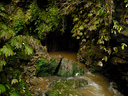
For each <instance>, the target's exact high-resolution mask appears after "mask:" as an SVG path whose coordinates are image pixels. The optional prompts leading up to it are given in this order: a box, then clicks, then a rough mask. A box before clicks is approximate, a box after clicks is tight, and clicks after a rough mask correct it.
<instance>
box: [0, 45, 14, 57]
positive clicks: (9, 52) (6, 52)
mask: <svg viewBox="0 0 128 96" xmlns="http://www.w3.org/2000/svg"><path fill="white" fill-rule="evenodd" d="M0 51H1V52H2V53H3V54H4V55H5V56H6V57H8V56H12V55H14V52H13V50H12V48H11V46H10V45H8V44H7V45H4V46H3V48H1V49H0Z"/></svg>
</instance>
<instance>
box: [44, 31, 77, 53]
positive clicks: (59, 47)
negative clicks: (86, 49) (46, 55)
mask: <svg viewBox="0 0 128 96" xmlns="http://www.w3.org/2000/svg"><path fill="white" fill-rule="evenodd" d="M46 42H47V49H48V52H54V51H71V52H77V51H78V49H79V40H77V39H76V38H73V37H72V33H71V32H69V31H66V32H64V33H63V34H62V33H61V32H50V33H49V34H47V39H46Z"/></svg>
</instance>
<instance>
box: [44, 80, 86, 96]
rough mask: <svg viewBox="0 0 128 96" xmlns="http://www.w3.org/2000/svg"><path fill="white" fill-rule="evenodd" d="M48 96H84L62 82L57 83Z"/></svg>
mask: <svg viewBox="0 0 128 96" xmlns="http://www.w3.org/2000/svg"><path fill="white" fill-rule="evenodd" d="M46 94H47V95H48V96H84V95H83V94H81V93H79V92H78V91H77V90H75V89H73V88H72V87H71V86H68V85H66V84H64V83H62V82H59V83H56V84H55V88H54V90H52V91H48V92H47V93H46Z"/></svg>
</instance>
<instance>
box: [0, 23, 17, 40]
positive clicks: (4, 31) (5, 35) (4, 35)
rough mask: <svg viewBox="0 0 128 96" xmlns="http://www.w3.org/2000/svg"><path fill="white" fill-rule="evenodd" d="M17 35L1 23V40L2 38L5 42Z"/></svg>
mask: <svg viewBox="0 0 128 96" xmlns="http://www.w3.org/2000/svg"><path fill="white" fill-rule="evenodd" d="M15 35H16V33H15V32H14V31H13V30H12V29H11V28H9V27H8V26H6V25H5V24H4V23H2V22H0V38H2V39H3V40H7V39H10V38H11V37H12V36H15Z"/></svg>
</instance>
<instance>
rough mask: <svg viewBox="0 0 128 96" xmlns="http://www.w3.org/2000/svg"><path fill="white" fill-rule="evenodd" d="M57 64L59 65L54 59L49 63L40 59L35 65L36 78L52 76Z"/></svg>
mask: <svg viewBox="0 0 128 96" xmlns="http://www.w3.org/2000/svg"><path fill="white" fill-rule="evenodd" d="M58 64H59V63H58V62H56V60H55V59H51V60H50V61H47V60H45V59H43V58H41V59H40V60H39V61H38V63H37V68H36V76H37V77H44V76H52V75H54V73H55V71H56V68H57V66H58Z"/></svg>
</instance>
